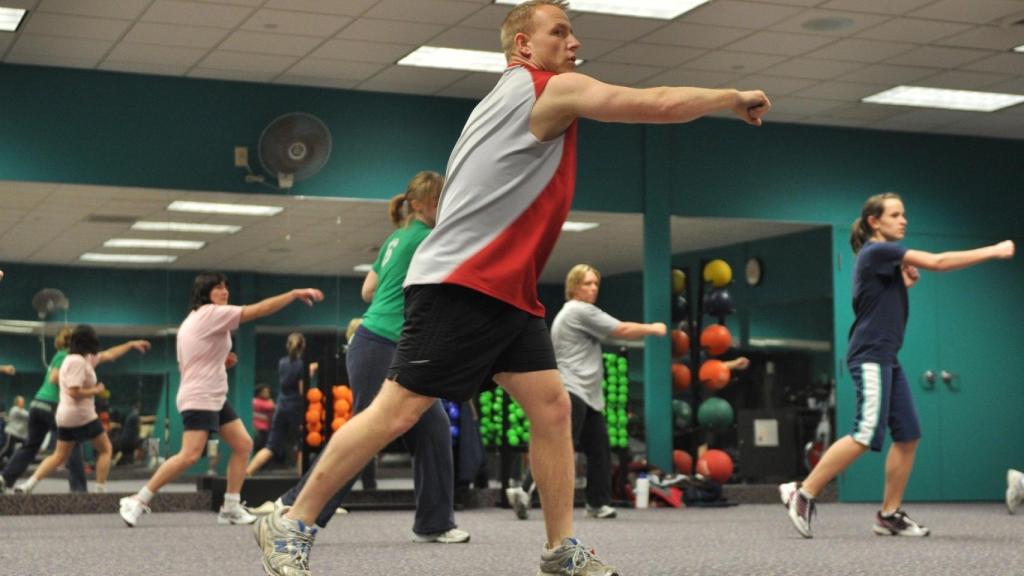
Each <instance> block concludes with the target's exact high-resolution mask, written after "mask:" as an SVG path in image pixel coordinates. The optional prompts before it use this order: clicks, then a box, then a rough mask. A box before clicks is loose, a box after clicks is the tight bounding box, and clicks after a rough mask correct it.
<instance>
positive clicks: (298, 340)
mask: <svg viewBox="0 0 1024 576" xmlns="http://www.w3.org/2000/svg"><path fill="white" fill-rule="evenodd" d="M285 348H287V349H288V356H291V357H292V358H293V359H294V358H298V357H299V356H302V353H303V352H305V350H306V337H305V336H303V335H302V334H301V333H299V332H292V333H291V334H289V335H288V344H286V345H285Z"/></svg>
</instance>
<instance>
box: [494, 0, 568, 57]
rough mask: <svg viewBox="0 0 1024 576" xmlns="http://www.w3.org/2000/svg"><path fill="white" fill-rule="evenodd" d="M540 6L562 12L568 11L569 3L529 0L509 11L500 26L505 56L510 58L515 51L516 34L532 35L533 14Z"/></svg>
mask: <svg viewBox="0 0 1024 576" xmlns="http://www.w3.org/2000/svg"><path fill="white" fill-rule="evenodd" d="M540 6H554V7H556V8H559V9H561V10H562V11H563V12H565V11H568V10H569V3H568V2H566V1H565V0H530V2H523V3H522V4H519V5H517V6H516V7H515V8H513V9H512V10H509V13H508V15H507V16H505V21H504V22H503V23H502V24H501V49H502V50H503V51H504V52H505V56H506V57H508V56H512V55H514V53H515V49H516V34H519V33H520V32H522V33H524V34H532V33H533V13H534V12H536V11H537V8H538V7H540Z"/></svg>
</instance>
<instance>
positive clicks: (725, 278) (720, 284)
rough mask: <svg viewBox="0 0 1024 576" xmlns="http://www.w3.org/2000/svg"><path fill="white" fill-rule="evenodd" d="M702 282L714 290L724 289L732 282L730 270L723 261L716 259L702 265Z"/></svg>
mask: <svg viewBox="0 0 1024 576" xmlns="http://www.w3.org/2000/svg"><path fill="white" fill-rule="evenodd" d="M704 281H705V282H707V283H708V284H711V285H712V286H714V287H715V288H724V287H726V286H728V285H729V283H730V282H732V268H730V267H729V264H728V262H726V261H725V260H721V259H717V258H716V259H715V260H712V261H710V262H708V263H707V264H705V265H704Z"/></svg>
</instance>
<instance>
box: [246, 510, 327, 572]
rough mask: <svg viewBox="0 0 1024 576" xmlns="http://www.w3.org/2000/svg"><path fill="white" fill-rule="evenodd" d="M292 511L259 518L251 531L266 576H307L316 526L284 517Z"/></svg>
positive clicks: (274, 512) (277, 512)
mask: <svg viewBox="0 0 1024 576" xmlns="http://www.w3.org/2000/svg"><path fill="white" fill-rule="evenodd" d="M290 509H291V508H288V507H283V508H278V509H277V510H274V511H273V512H272V513H270V514H267V515H266V516H263V517H261V518H259V520H258V521H257V522H256V526H255V527H254V529H253V531H254V532H255V534H256V544H257V545H258V546H259V547H260V551H261V552H262V553H263V571H264V572H266V573H267V575H268V576H310V575H311V573H310V571H309V552H310V549H311V548H312V547H313V541H314V540H315V539H316V532H317V529H316V526H307V525H306V524H305V523H304V522H302V521H301V520H291V519H289V518H285V516H284V515H285V514H286V513H287V512H288V510H290Z"/></svg>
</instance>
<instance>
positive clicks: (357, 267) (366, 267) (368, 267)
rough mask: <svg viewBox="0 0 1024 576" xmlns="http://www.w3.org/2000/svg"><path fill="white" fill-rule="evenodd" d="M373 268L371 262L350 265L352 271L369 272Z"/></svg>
mask: <svg viewBox="0 0 1024 576" xmlns="http://www.w3.org/2000/svg"><path fill="white" fill-rule="evenodd" d="M371 270H373V264H356V265H355V266H353V267H352V271H353V272H369V271H371Z"/></svg>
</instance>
